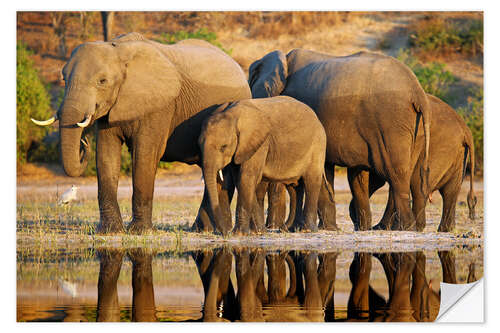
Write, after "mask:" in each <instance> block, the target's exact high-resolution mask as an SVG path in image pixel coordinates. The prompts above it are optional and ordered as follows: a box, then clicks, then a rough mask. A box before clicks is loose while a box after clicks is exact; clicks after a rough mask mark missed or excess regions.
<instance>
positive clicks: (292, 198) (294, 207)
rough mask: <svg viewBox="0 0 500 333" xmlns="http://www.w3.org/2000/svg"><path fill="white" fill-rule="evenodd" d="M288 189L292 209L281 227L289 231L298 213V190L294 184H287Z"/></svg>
mask: <svg viewBox="0 0 500 333" xmlns="http://www.w3.org/2000/svg"><path fill="white" fill-rule="evenodd" d="M286 190H287V192H288V196H289V197H290V209H289V213H288V218H287V220H286V222H285V224H284V225H282V226H281V227H280V229H281V230H282V231H289V230H291V228H292V225H293V222H294V221H295V215H296V213H297V211H296V210H297V191H296V189H295V187H293V186H292V185H287V186H286Z"/></svg>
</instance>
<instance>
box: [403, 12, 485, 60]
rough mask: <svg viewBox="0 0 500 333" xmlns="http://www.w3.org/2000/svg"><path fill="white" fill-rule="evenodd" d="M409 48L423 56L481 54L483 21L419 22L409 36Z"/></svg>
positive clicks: (438, 20)
mask: <svg viewBox="0 0 500 333" xmlns="http://www.w3.org/2000/svg"><path fill="white" fill-rule="evenodd" d="M410 46H411V47H412V48H415V50H416V51H417V52H418V53H419V54H421V55H424V56H429V55H433V56H436V55H449V54H452V53H453V54H457V53H459V54H463V55H473V56H475V55H476V54H481V55H482V54H483V21H482V20H477V19H476V20H465V21H463V20H462V21H460V22H453V21H450V20H445V19H442V18H434V19H430V20H428V21H427V22H426V23H425V22H423V21H420V22H419V24H418V26H417V27H416V30H415V32H414V33H413V34H412V35H411V38H410Z"/></svg>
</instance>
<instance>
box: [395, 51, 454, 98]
mask: <svg viewBox="0 0 500 333" xmlns="http://www.w3.org/2000/svg"><path fill="white" fill-rule="evenodd" d="M397 59H398V60H399V61H401V62H402V63H404V64H405V65H407V66H408V67H410V69H411V70H412V71H413V72H414V73H415V76H416V77H417V78H418V81H419V82H420V84H421V85H422V88H423V89H424V90H425V92H427V93H429V94H432V95H434V96H437V97H439V98H440V99H442V100H443V101H445V102H447V103H450V102H451V101H450V99H451V96H449V95H448V90H449V85H450V84H452V83H454V82H456V81H457V80H458V79H457V78H456V77H455V76H453V74H451V73H450V72H449V71H447V70H446V69H445V67H446V66H445V64H442V63H438V62H431V63H429V64H422V63H421V62H419V61H418V60H417V59H416V58H415V57H414V56H412V55H411V54H410V51H409V50H405V49H401V50H399V53H398V55H397Z"/></svg>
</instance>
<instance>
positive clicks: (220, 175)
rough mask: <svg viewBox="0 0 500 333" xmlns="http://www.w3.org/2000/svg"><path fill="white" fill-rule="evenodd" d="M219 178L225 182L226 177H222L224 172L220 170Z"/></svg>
mask: <svg viewBox="0 0 500 333" xmlns="http://www.w3.org/2000/svg"><path fill="white" fill-rule="evenodd" d="M219 177H220V180H222V181H224V177H223V176H222V170H219Z"/></svg>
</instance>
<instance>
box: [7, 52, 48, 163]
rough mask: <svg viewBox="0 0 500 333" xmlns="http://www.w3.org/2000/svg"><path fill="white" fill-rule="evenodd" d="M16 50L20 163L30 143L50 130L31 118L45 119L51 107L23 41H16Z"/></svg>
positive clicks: (17, 142) (17, 143)
mask: <svg viewBox="0 0 500 333" xmlns="http://www.w3.org/2000/svg"><path fill="white" fill-rule="evenodd" d="M16 51H17V61H16V97H17V106H16V118H17V119H16V126H17V128H16V135H17V137H16V146H17V163H19V164H23V163H25V162H26V161H27V160H28V151H29V149H30V148H31V147H32V145H33V144H34V143H37V142H40V141H41V140H42V138H43V137H44V136H45V135H46V134H47V133H48V132H49V130H50V129H49V128H48V127H40V126H36V125H35V124H33V123H32V122H31V120H30V118H35V119H47V118H49V117H51V115H52V112H53V111H52V110H51V108H50V97H49V94H48V93H47V89H46V87H45V86H44V84H43V83H42V81H41V80H40V77H39V76H38V72H37V70H36V69H35V67H34V64H33V60H32V59H31V58H30V56H31V52H30V51H29V50H28V49H27V48H26V46H25V45H24V44H22V43H21V44H17V47H16Z"/></svg>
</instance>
